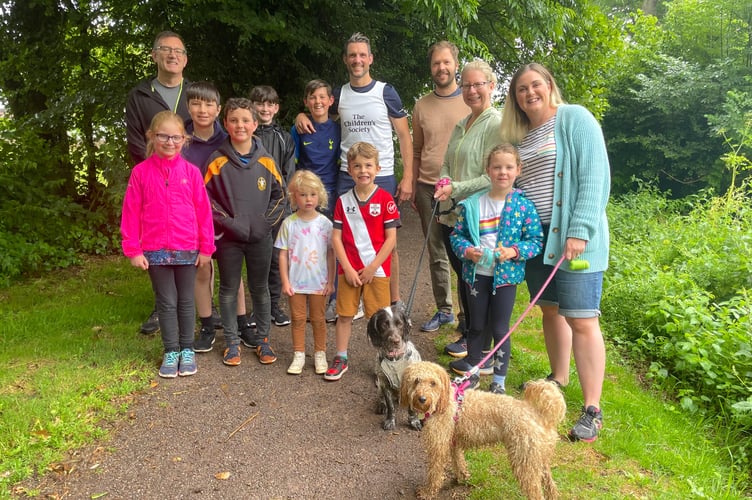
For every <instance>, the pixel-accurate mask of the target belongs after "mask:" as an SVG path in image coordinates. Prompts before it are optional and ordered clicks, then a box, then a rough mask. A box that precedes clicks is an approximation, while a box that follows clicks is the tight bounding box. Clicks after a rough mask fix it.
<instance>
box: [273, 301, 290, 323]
mask: <svg viewBox="0 0 752 500" xmlns="http://www.w3.org/2000/svg"><path fill="white" fill-rule="evenodd" d="M272 321H274V324H275V325H277V326H286V325H289V324H290V317H289V316H288V315H287V314H285V312H284V311H283V310H282V309H280V308H279V306H277V307H272Z"/></svg>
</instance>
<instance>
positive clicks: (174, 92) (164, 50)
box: [125, 31, 190, 165]
mask: <svg viewBox="0 0 752 500" xmlns="http://www.w3.org/2000/svg"><path fill="white" fill-rule="evenodd" d="M151 58H152V59H153V60H154V62H155V63H156V64H157V76H156V77H154V78H149V79H146V80H144V81H142V82H140V83H139V84H138V85H136V86H135V87H134V88H133V89H132V90H131V91H130V92H129V93H128V100H127V101H126V104H125V124H126V133H127V141H128V153H130V155H131V159H132V160H133V164H134V165H135V164H137V163H140V162H142V161H144V160H145V159H146V131H147V130H149V125H150V124H151V119H152V118H153V117H154V115H156V114H157V113H159V112H160V111H164V110H169V111H173V112H175V113H177V114H178V115H180V116H181V117H182V118H183V120H188V119H189V118H190V115H189V114H188V104H187V101H186V98H185V90H186V89H187V88H188V85H189V82H187V81H186V80H185V79H184V78H183V69H185V65H186V64H187V63H188V53H187V52H186V50H185V44H184V43H183V39H182V38H181V37H180V35H178V34H177V33H173V32H172V31H163V32H161V33H160V34H158V35H157V37H156V39H155V40H154V45H153V46H152V50H151Z"/></svg>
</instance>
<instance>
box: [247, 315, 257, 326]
mask: <svg viewBox="0 0 752 500" xmlns="http://www.w3.org/2000/svg"><path fill="white" fill-rule="evenodd" d="M248 324H249V325H250V327H251V328H256V313H253V312H252V313H251V314H249V315H248Z"/></svg>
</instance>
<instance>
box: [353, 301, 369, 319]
mask: <svg viewBox="0 0 752 500" xmlns="http://www.w3.org/2000/svg"><path fill="white" fill-rule="evenodd" d="M365 315H366V313H365V312H363V301H362V300H361V301H360V304H358V312H356V313H355V316H353V321H355V320H356V319H360V318H362V317H363V316H365Z"/></svg>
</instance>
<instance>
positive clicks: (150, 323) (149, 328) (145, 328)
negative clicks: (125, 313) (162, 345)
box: [141, 309, 159, 335]
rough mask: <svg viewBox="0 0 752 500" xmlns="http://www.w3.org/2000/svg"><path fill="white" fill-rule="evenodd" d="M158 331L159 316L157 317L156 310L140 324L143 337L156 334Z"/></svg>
mask: <svg viewBox="0 0 752 500" xmlns="http://www.w3.org/2000/svg"><path fill="white" fill-rule="evenodd" d="M158 331H159V316H158V315H157V310H156V309H154V310H153V311H152V312H151V314H149V317H148V318H146V321H144V322H143V323H141V333H143V334H144V335H151V334H153V333H157V332H158Z"/></svg>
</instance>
